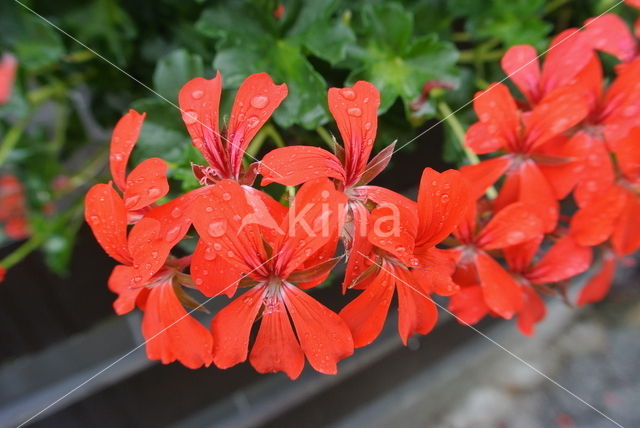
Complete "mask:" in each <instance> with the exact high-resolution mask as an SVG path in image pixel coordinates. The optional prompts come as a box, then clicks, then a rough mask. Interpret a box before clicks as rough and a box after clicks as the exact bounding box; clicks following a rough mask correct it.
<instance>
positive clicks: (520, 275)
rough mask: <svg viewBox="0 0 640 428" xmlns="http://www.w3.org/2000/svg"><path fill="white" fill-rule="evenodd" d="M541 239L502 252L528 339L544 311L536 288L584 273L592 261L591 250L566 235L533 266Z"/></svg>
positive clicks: (521, 329) (542, 316)
mask: <svg viewBox="0 0 640 428" xmlns="http://www.w3.org/2000/svg"><path fill="white" fill-rule="evenodd" d="M541 238H542V237H539V238H538V239H534V240H533V241H529V242H526V243H523V244H520V245H516V246H513V247H507V248H505V249H504V255H505V259H506V261H507V266H508V268H509V272H510V273H511V275H512V276H513V277H514V278H515V279H516V281H517V282H518V283H519V284H520V285H521V287H522V292H523V298H524V303H523V305H522V308H521V309H520V311H518V321H517V325H518V328H519V329H520V331H521V332H522V333H523V334H525V335H527V336H532V335H533V331H534V330H533V329H534V325H535V324H536V323H538V322H539V321H541V320H542V319H543V318H544V315H545V312H546V309H545V305H544V301H543V300H542V298H541V297H540V296H539V295H538V293H537V292H536V286H543V285H545V284H550V283H554V282H559V281H564V280H566V279H569V278H571V277H574V276H576V275H578V274H580V273H582V272H584V271H586V270H587V269H588V268H589V266H590V265H591V259H592V251H591V248H589V247H583V246H581V245H578V244H576V242H575V241H574V240H573V238H571V237H570V236H565V237H563V238H561V239H560V240H558V242H556V244H555V245H553V246H552V247H551V248H550V249H549V251H547V252H546V253H545V254H544V256H543V257H542V258H541V259H540V260H538V261H537V262H535V263H534V262H533V261H534V257H535V255H536V253H537V252H538V251H539V248H540V244H541V242H542V239H541ZM543 290H544V289H543ZM454 297H455V296H454ZM452 300H453V299H452Z"/></svg>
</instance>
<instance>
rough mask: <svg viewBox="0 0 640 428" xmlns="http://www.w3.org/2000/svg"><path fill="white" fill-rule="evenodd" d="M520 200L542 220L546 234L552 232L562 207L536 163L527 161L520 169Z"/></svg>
mask: <svg viewBox="0 0 640 428" xmlns="http://www.w3.org/2000/svg"><path fill="white" fill-rule="evenodd" d="M519 175H520V194H519V200H520V201H522V202H525V203H527V204H528V205H529V206H530V207H531V209H535V212H536V214H537V215H538V216H539V217H540V219H541V220H542V223H543V225H544V231H545V232H551V231H552V230H553V229H555V227H556V224H557V223H558V214H559V211H560V207H559V204H558V201H557V200H556V197H555V194H554V193H553V188H552V187H551V185H550V184H549V182H548V181H547V179H546V178H545V177H544V175H542V173H541V172H540V169H539V168H538V166H537V165H536V164H535V162H531V161H527V162H525V163H523V164H522V166H521V167H520V174H519Z"/></svg>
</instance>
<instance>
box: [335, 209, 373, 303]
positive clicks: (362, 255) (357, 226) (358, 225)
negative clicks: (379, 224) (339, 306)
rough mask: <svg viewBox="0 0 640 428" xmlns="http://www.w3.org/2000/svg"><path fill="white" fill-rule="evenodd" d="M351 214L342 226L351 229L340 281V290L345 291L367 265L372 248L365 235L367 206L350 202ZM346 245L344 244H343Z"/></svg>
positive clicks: (367, 214) (366, 229)
mask: <svg viewBox="0 0 640 428" xmlns="http://www.w3.org/2000/svg"><path fill="white" fill-rule="evenodd" d="M350 210H351V216H352V218H353V220H352V221H351V223H350V224H349V223H347V224H345V226H344V230H347V229H349V230H351V229H353V232H352V233H351V241H350V243H349V246H348V248H347V251H348V254H349V256H348V258H347V267H346V268H345V274H344V280H343V281H342V292H343V293H345V292H346V290H347V287H350V286H351V284H352V283H353V281H355V280H356V279H357V278H358V276H359V275H360V274H361V273H363V272H364V271H365V270H366V269H367V267H369V265H370V262H369V260H368V259H369V255H370V253H371V250H372V246H371V243H370V242H369V239H368V237H367V231H368V216H369V212H368V211H367V208H366V207H365V206H364V205H362V204H359V203H354V204H350ZM345 245H346V244H345Z"/></svg>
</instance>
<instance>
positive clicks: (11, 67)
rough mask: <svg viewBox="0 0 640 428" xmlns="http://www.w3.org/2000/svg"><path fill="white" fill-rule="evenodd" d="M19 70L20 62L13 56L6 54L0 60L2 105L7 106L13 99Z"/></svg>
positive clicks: (0, 95)
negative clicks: (12, 94) (12, 95)
mask: <svg viewBox="0 0 640 428" xmlns="http://www.w3.org/2000/svg"><path fill="white" fill-rule="evenodd" d="M17 68H18V61H17V60H16V57H14V56H13V55H10V54H4V55H3V56H2V58H1V59H0V105H2V104H6V103H7V102H9V99H11V91H12V89H13V81H14V79H15V77H16V69H17Z"/></svg>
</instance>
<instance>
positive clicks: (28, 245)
mask: <svg viewBox="0 0 640 428" xmlns="http://www.w3.org/2000/svg"><path fill="white" fill-rule="evenodd" d="M44 238H45V236H44V235H43V234H37V235H33V236H32V237H31V238H29V239H28V240H27V241H25V242H24V244H22V245H20V246H19V247H18V248H17V249H16V250H15V251H13V252H11V254H9V255H8V256H6V257H5V258H4V259H2V260H0V266H1V267H3V268H5V269H9V268H10V267H12V266H14V265H15V264H17V263H19V262H20V261H21V260H22V259H24V258H25V257H26V256H27V255H29V254H30V253H31V252H32V251H33V250H35V249H36V248H38V247H39V246H40V244H42V242H43V241H44Z"/></svg>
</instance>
